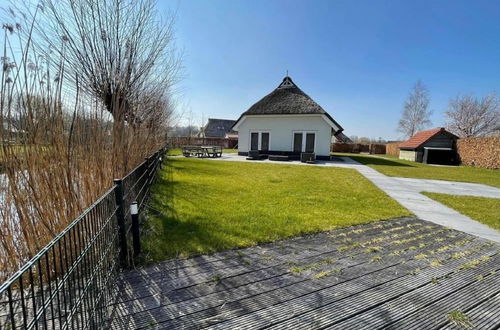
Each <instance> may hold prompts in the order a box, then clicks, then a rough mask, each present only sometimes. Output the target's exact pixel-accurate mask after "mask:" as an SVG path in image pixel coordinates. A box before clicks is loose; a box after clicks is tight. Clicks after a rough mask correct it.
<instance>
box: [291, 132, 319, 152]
mask: <svg viewBox="0 0 500 330" xmlns="http://www.w3.org/2000/svg"><path fill="white" fill-rule="evenodd" d="M315 139H316V134H315V133H304V132H298V133H293V152H314V144H315Z"/></svg>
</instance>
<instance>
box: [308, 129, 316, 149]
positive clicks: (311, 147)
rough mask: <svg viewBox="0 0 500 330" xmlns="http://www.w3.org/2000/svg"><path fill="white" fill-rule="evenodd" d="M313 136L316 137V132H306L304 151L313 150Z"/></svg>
mask: <svg viewBox="0 0 500 330" xmlns="http://www.w3.org/2000/svg"><path fill="white" fill-rule="evenodd" d="M315 137H316V134H314V133H307V134H306V146H305V152H314V138H315Z"/></svg>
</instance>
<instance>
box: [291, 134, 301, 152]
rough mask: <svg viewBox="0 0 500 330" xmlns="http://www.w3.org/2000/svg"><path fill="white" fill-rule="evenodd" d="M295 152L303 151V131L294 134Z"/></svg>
mask: <svg viewBox="0 0 500 330" xmlns="http://www.w3.org/2000/svg"><path fill="white" fill-rule="evenodd" d="M293 152H302V133H294V134H293Z"/></svg>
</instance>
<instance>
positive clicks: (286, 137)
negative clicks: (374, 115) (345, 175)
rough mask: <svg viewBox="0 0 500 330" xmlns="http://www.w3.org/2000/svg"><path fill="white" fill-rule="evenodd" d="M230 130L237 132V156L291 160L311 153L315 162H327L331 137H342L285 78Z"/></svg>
mask: <svg viewBox="0 0 500 330" xmlns="http://www.w3.org/2000/svg"><path fill="white" fill-rule="evenodd" d="M233 130H235V131H238V154H240V155H244V156H246V155H248V152H249V151H251V150H258V151H259V152H260V153H261V154H267V155H284V156H289V157H290V158H292V159H293V158H299V157H300V154H301V153H303V152H307V153H310V152H314V153H315V154H316V158H317V159H330V143H331V140H332V135H334V136H337V137H340V136H343V134H342V131H343V128H342V127H341V126H340V125H339V124H338V123H337V122H336V121H335V120H334V119H333V118H332V116H330V115H329V114H328V113H327V112H326V111H325V110H324V109H323V108H322V107H321V106H319V105H318V104H317V103H316V102H314V101H313V100H312V99H311V98H310V97H309V96H308V95H307V94H305V93H304V92H303V91H302V90H301V89H300V88H299V87H297V85H295V83H294V82H293V81H292V79H291V78H290V77H288V76H287V77H285V78H284V79H283V82H282V83H281V84H280V85H279V86H278V88H276V89H275V90H274V91H272V92H271V93H270V94H268V95H266V96H265V97H264V98H262V99H261V100H260V101H259V102H257V103H255V104H254V105H252V106H251V107H250V109H248V110H247V111H245V112H244V113H243V114H242V115H241V116H240V118H239V119H238V120H237V121H236V123H235V124H234V126H233Z"/></svg>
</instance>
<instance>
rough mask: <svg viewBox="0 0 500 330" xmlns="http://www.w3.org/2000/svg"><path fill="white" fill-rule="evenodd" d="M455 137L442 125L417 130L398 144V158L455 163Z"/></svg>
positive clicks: (420, 161) (423, 161)
mask: <svg viewBox="0 0 500 330" xmlns="http://www.w3.org/2000/svg"><path fill="white" fill-rule="evenodd" d="M457 139H458V137H457V136H456V135H454V134H452V133H450V132H448V131H447V130H446V129H445V128H444V127H438V128H434V129H431V130H426V131H421V132H418V133H417V134H415V135H413V136H412V137H411V138H410V139H409V140H408V141H405V142H402V143H401V144H400V145H399V159H405V160H411V161H413V162H419V163H425V164H443V165H454V164H457V163H458V157H457V149H456V141H457Z"/></svg>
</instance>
